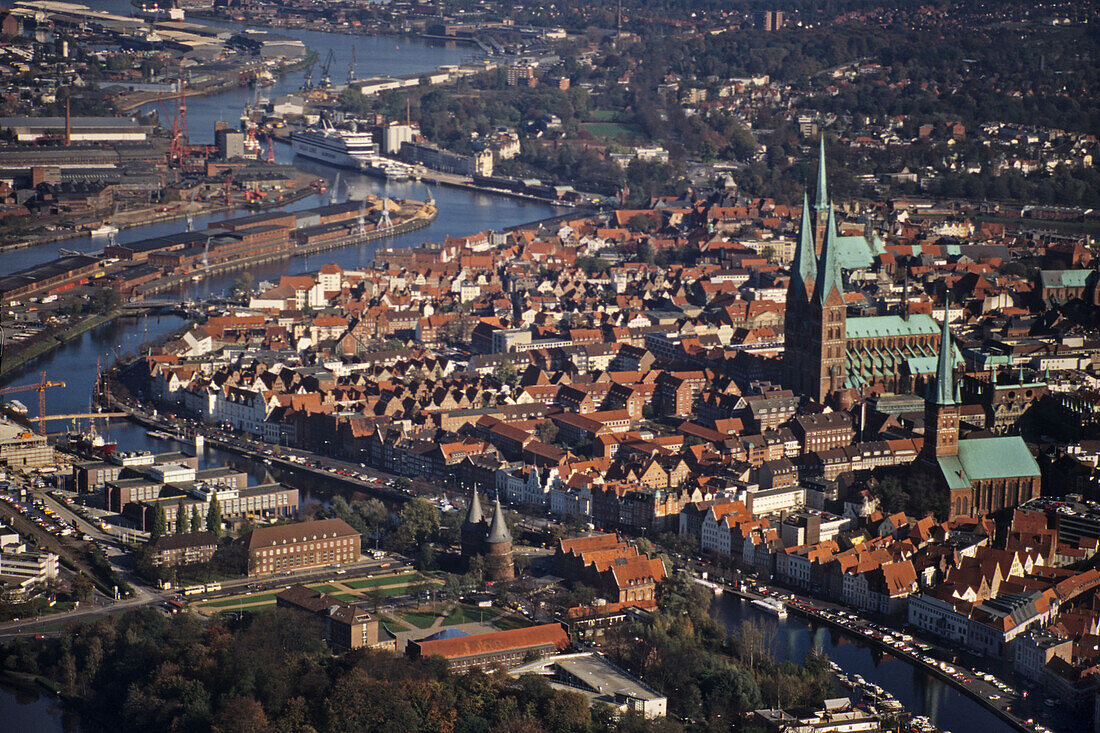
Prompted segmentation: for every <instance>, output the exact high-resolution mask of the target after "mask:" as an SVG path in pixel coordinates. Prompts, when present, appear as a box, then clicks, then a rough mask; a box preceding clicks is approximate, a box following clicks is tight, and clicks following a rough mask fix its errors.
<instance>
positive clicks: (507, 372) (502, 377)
mask: <svg viewBox="0 0 1100 733" xmlns="http://www.w3.org/2000/svg"><path fill="white" fill-rule="evenodd" d="M493 376H494V377H496V379H497V381H498V382H500V383H501V384H507V385H508V386H510V387H514V386H515V385H516V382H517V381H518V380H519V375H518V374H517V373H516V365H515V364H513V363H512V360H511V359H505V360H504V361H502V362H500V363H499V364H497V365H496V367H495V368H494V369H493Z"/></svg>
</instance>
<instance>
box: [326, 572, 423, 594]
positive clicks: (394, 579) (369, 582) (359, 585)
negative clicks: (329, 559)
mask: <svg viewBox="0 0 1100 733" xmlns="http://www.w3.org/2000/svg"><path fill="white" fill-rule="evenodd" d="M418 577H419V573H402V574H401V575H384V576H382V577H380V578H361V579H360V580H349V581H347V582H346V583H344V585H346V586H347V587H349V588H355V589H356V590H362V589H363V588H373V587H375V586H379V585H402V584H405V583H411V582H413V581H414V580H416V579H417V578H418Z"/></svg>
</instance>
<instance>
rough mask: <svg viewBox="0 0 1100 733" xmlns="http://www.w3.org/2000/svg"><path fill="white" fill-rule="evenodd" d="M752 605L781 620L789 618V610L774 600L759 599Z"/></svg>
mask: <svg viewBox="0 0 1100 733" xmlns="http://www.w3.org/2000/svg"><path fill="white" fill-rule="evenodd" d="M752 605H754V606H756V607H757V608H759V609H761V610H763V611H767V612H768V613H770V614H773V615H775V616H777V617H779V618H787V609H786V608H785V607H784V606H783V604H782V603H780V602H779V601H777V600H774V599H772V598H758V599H757V600H755V601H753V602H752Z"/></svg>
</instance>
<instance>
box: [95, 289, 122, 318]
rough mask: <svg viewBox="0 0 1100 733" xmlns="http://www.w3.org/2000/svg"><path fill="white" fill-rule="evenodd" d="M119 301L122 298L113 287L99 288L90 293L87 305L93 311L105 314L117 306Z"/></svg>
mask: <svg viewBox="0 0 1100 733" xmlns="http://www.w3.org/2000/svg"><path fill="white" fill-rule="evenodd" d="M121 302H122V298H121V297H120V296H119V294H118V291H116V290H115V289H114V288H99V289H98V290H96V291H95V292H94V293H92V297H91V300H90V301H89V303H88V306H89V308H90V309H91V311H92V312H93V313H99V314H101V315H106V314H108V313H110V312H111V311H113V310H115V309H116V308H118V306H119V305H120V304H121Z"/></svg>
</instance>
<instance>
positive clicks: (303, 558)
mask: <svg viewBox="0 0 1100 733" xmlns="http://www.w3.org/2000/svg"><path fill="white" fill-rule="evenodd" d="M242 542H243V543H244V546H245V548H246V549H247V550H248V574H249V575H264V574H267V573H277V572H282V571H284V570H305V569H307V568H316V567H322V566H324V565H329V564H332V563H344V562H356V561H357V560H359V542H360V538H359V533H358V532H356V531H355V530H354V529H352V528H351V525H349V524H348V523H347V522H345V521H344V520H342V519H321V520H317V521H313V522H299V523H297V524H284V525H280V526H276V527H262V528H260V529H254V530H252V531H251V532H249V533H248V534H246V535H245V536H244V537H243V538H242Z"/></svg>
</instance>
